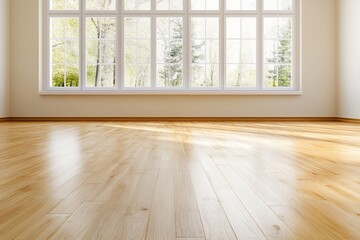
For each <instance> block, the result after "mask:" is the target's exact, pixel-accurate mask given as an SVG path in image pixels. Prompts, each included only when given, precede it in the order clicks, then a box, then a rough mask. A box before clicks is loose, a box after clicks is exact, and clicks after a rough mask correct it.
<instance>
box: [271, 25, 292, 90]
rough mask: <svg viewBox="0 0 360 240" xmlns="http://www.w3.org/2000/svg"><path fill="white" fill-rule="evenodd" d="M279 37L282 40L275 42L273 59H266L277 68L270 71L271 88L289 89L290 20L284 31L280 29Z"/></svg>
mask: <svg viewBox="0 0 360 240" xmlns="http://www.w3.org/2000/svg"><path fill="white" fill-rule="evenodd" d="M279 36H280V37H281V38H282V39H284V40H279V41H277V44H278V46H277V51H274V56H275V59H272V58H268V59H267V61H268V62H269V63H273V64H275V65H276V66H277V69H276V68H275V70H270V71H269V73H270V76H269V77H268V78H269V79H270V80H271V86H272V87H290V86H291V78H292V76H291V53H292V51H291V47H292V44H291V40H289V39H291V20H289V21H287V22H286V26H284V29H281V32H280V33H279Z"/></svg>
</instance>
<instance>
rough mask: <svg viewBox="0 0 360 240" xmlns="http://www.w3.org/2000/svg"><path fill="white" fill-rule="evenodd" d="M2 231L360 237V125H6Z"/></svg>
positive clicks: (165, 238) (85, 235)
mask: <svg viewBox="0 0 360 240" xmlns="http://www.w3.org/2000/svg"><path fill="white" fill-rule="evenodd" d="M0 239H19V240H22V239H36V240H37V239H87V240H89V239H110V240H111V239H114V240H115V239H140V240H145V239H150V240H169V239H174V240H175V239H176V240H180V239H183V240H185V239H187V240H194V239H203V240H205V239H207V240H210V239H221V240H224V239H226V240H228V239H245V240H247V239H291V240H292V239H299V240H304V239H319V240H322V239H324V240H325V239H333V240H337V239H344V240H352V239H354V240H357V239H360V125H359V124H357V123H352V122H334V121H329V122H326V121H322V122H321V121H311V122H309V121H298V122H296V121H286V120H284V121H272V120H271V121H268V122H266V121H257V122H253V121H248V122H247V121H218V122H216V121H212V120H211V121H198V122H196V121H192V120H191V121H172V120H169V121H129V122H126V121H120V122H115V121H114V122H112V121H103V122H102V121H94V122H91V121H88V122H86V121H84V122H55V121H51V122H45V121H44V122H1V124H0Z"/></svg>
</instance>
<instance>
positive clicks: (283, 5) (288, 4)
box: [278, 0, 292, 11]
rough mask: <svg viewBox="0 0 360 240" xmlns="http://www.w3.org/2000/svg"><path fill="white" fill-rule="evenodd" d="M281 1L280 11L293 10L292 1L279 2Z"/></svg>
mask: <svg viewBox="0 0 360 240" xmlns="http://www.w3.org/2000/svg"><path fill="white" fill-rule="evenodd" d="M278 1H279V3H278V4H279V5H278V9H279V10H287V11H289V10H292V0H278Z"/></svg>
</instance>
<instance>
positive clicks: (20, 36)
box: [11, 0, 336, 117]
mask: <svg viewBox="0 0 360 240" xmlns="http://www.w3.org/2000/svg"><path fill="white" fill-rule="evenodd" d="M335 3H336V0H303V29H302V30H303V37H302V41H303V91H304V94H303V95H302V96H39V94H38V79H39V75H38V73H39V71H38V67H39V66H38V62H39V61H38V60H39V59H38V51H39V48H38V40H39V39H38V35H39V29H38V14H39V12H38V0H11V41H12V45H11V46H12V47H11V50H12V60H11V74H12V75H11V76H12V77H11V79H12V85H11V90H12V91H11V110H12V116H13V117H49V116H77V117H81V116H82V117H96V116H105V117H106V116H111V117H118V116H127V117H136V116H145V117H156V116H173V117H176V116H182V117H191V116H198V117H263V116H269V117H332V116H335V114H336V103H335V96H336V94H335V83H336V78H335V46H336V44H335V33H336V31H335V28H334V25H335V23H336V21H335V15H336V14H335V13H336V11H335V6H336V4H335Z"/></svg>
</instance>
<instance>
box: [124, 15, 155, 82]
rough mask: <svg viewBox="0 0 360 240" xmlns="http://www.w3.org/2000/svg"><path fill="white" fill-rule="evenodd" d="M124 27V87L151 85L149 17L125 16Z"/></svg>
mask: <svg viewBox="0 0 360 240" xmlns="http://www.w3.org/2000/svg"><path fill="white" fill-rule="evenodd" d="M124 27H125V87H150V86H151V31H150V30H151V19H150V18H149V17H127V18H125V20H124Z"/></svg>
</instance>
